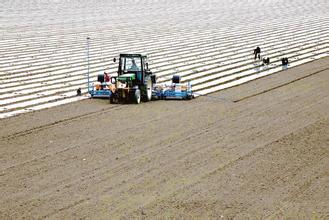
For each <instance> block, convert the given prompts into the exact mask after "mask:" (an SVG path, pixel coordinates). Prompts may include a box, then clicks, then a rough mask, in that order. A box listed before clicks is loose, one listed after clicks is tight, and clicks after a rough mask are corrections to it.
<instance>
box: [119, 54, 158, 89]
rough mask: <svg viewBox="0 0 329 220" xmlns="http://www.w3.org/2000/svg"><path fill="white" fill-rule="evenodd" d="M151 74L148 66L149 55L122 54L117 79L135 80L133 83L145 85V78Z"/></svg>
mask: <svg viewBox="0 0 329 220" xmlns="http://www.w3.org/2000/svg"><path fill="white" fill-rule="evenodd" d="M115 60H116V59H115ZM151 74H152V73H151V71H150V70H149V68H148V63H147V56H145V55H141V54H120V58H119V66H118V78H117V80H119V81H125V82H127V81H130V80H133V81H134V82H133V84H136V85H143V84H144V82H145V79H146V78H147V77H148V76H150V75H151ZM132 75H134V77H132Z"/></svg>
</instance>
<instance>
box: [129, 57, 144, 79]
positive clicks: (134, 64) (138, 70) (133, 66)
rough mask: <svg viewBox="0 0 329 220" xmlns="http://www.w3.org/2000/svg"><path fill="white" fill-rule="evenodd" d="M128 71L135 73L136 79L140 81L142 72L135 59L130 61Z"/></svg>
mask: <svg viewBox="0 0 329 220" xmlns="http://www.w3.org/2000/svg"><path fill="white" fill-rule="evenodd" d="M129 70H130V71H136V72H137V73H136V77H137V79H138V80H139V81H141V80H142V72H141V69H140V68H139V67H138V66H137V64H136V61H135V59H134V58H133V59H132V60H131V66H130V68H129Z"/></svg>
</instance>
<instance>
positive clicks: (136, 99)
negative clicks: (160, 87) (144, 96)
mask: <svg viewBox="0 0 329 220" xmlns="http://www.w3.org/2000/svg"><path fill="white" fill-rule="evenodd" d="M134 103H135V104H139V103H141V91H140V90H139V89H137V90H136V91H135V94H134Z"/></svg>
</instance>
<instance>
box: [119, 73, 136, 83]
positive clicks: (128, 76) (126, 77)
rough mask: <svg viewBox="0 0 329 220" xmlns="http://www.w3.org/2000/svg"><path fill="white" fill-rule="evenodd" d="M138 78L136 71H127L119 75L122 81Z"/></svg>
mask: <svg viewBox="0 0 329 220" xmlns="http://www.w3.org/2000/svg"><path fill="white" fill-rule="evenodd" d="M135 79H136V75H135V74H134V73H127V74H123V75H120V76H118V80H119V81H121V82H128V81H133V80H135Z"/></svg>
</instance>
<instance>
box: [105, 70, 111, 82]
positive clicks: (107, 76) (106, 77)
mask: <svg viewBox="0 0 329 220" xmlns="http://www.w3.org/2000/svg"><path fill="white" fill-rule="evenodd" d="M110 80H111V76H110V74H109V73H107V72H104V81H105V82H110Z"/></svg>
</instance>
